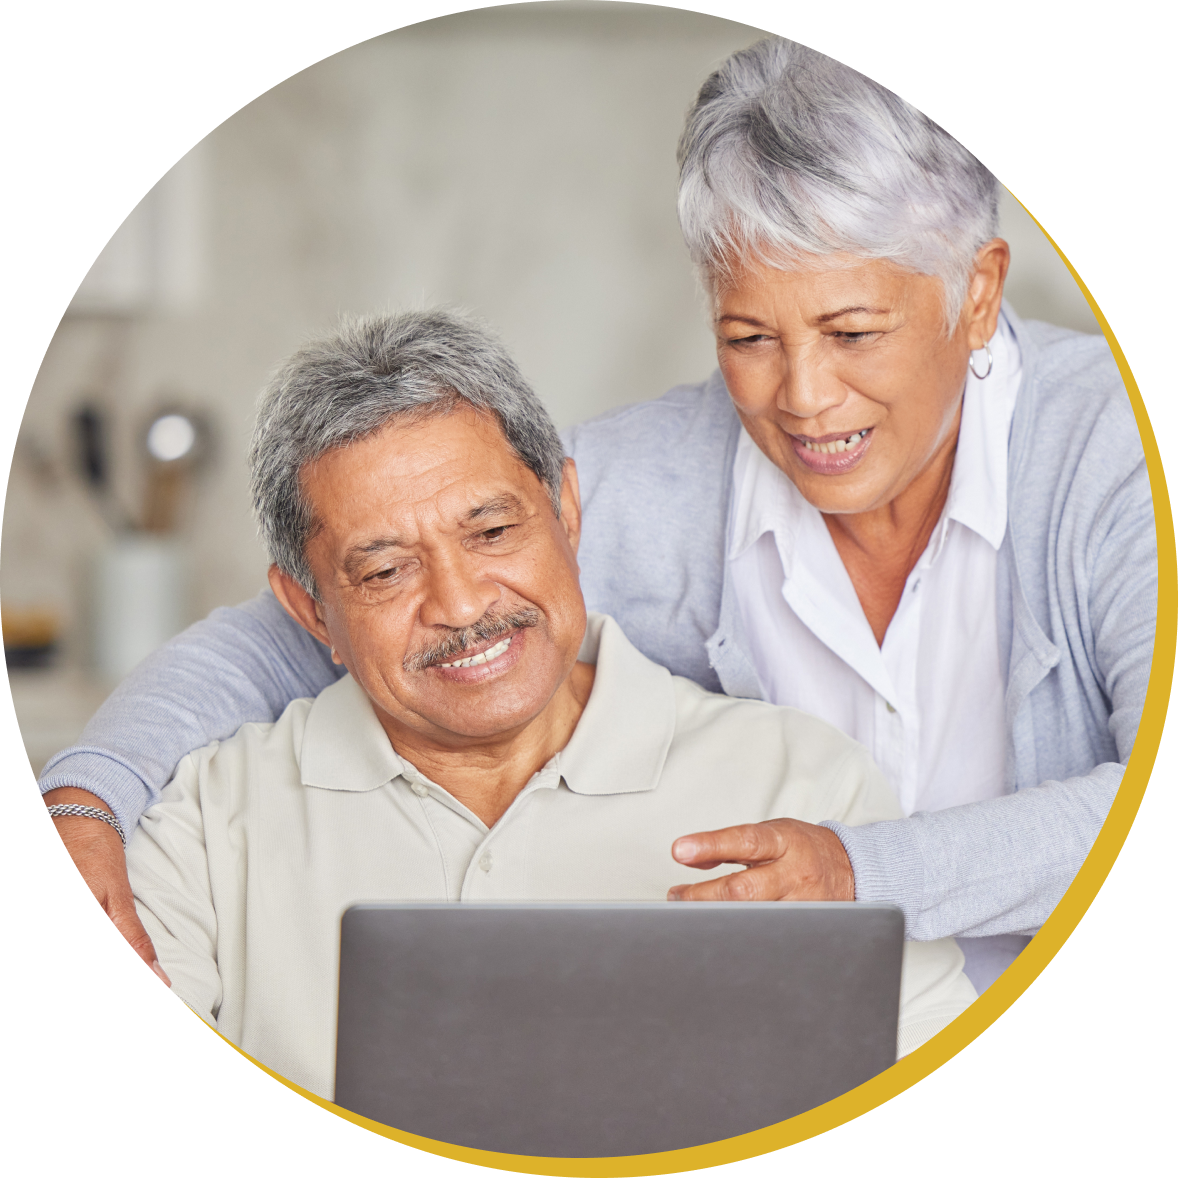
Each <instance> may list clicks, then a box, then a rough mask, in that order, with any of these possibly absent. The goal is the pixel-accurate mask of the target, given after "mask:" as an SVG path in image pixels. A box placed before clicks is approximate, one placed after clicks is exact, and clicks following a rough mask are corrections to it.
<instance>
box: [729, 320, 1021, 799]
mask: <svg viewBox="0 0 1178 1178" xmlns="http://www.w3.org/2000/svg"><path fill="white" fill-rule="evenodd" d="M990 347H991V350H992V352H993V355H994V365H993V369H992V371H991V372H990V374H989V375H988V377H987V378H986V379H985V380H984V381H979V380H978V379H977V378H976V377H975V376H974V375H973V373H972V372H971V373H970V375H969V376H968V377H967V379H966V386H965V397H964V402H963V405H962V412H961V429H960V433H959V436H958V441H957V454H956V458H955V460H954V464H953V474H952V479H951V482H950V487H949V495H948V499H947V501H946V503H945V509H944V512H943V513H942V516H941V519H940V521H939V523H938V524H937V526H936V528H935V529H934V530H933V534H932V536H931V537H930V539H929V542H928V546H927V547H926V549H925V551H924V553H923V554H922V555H921V557H920V559H919V560H918V561H917V564H916V567H915V568H914V569H913V570H912V572H911V573H910V574H909V577H908V581H907V583H906V584H905V586H904V592H903V596H902V597H901V598H900V604H899V607H898V608H897V610H896V613H895V616H894V617H893V618H892V621H891V623H890V625H889V626H888V629H887V633H886V634H885V635H884V641H883V644H882V646H880V645H877V644H876V641H875V636H874V635H873V634H872V631H871V627H870V625H869V624H868V622H867V618H866V616H865V615H864V613H863V608H862V606H861V605H860V604H859V599H858V596H857V595H856V593H855V589H854V586H853V585H852V583H851V579H850V577H849V575H848V574H847V571H846V568H845V567H844V566H843V562H842V560H841V558H840V557H839V554H838V551H837V549H836V548H835V546H834V541H833V540H832V539H831V537H830V533H829V532H828V531H827V528H826V524H825V523H824V522H823V519H822V516H821V514H820V513H819V512H818V510H817V509H816V508H814V507H813V506H811V504H809V503H808V502H807V501H806V500H805V499H804V498H803V497H802V495H801V493H800V492H799V491H798V490H797V488H796V487H795V486H794V485H793V483H792V482H791V481H790V480H789V479H788V478H787V477H786V476H785V475H784V474H783V473H782V472H781V471H780V470H779V469H778V468H777V467H776V466H774V465H773V464H772V463H771V462H770V461H769V459H767V458H766V457H765V456H764V454H762V453H761V451H760V450H759V449H758V448H757V446H756V445H755V443H754V442H753V441H752V439H751V438H750V437H749V436H748V435H747V434H745V433H742V435H741V438H740V441H739V444H738V446H737V453H736V462H735V466H734V470H733V479H734V494H733V516H732V521H731V525H732V526H731V528H730V532H729V535H730V544H729V550H728V559H729V560H730V561H731V562H732V567H731V575H732V585H733V589H734V592H735V595H736V600H737V603H738V606H739V609H740V612H741V616H742V620H743V622H744V627H745V633H746V634H747V635H748V637H749V645H750V653H751V655H752V659H753V665H754V667H755V668H756V671H757V674H758V676H759V678H760V681H761V688H762V692H763V696H764V698H765V699H767V700H769V701H770V702H772V703H775V704H787V705H790V706H793V707H798V708H804V709H805V710H807V711H809V712H813V713H814V714H815V715H818V716H821V717H822V718H823V719H824V720H827V721H829V722H830V723H832V724H834V725H835V727H837V728H839V729H841V730H842V731H843V732H845V733H847V735H848V736H851V737H853V738H854V739H855V740H857V741H859V743H860V744H862V745H864V746H865V747H866V748H867V750H868V751H869V752H870V753H871V755H872V756H873V757H874V758H875V761H876V763H877V764H878V765H879V766H880V768H881V769H882V770H883V773H884V776H885V777H886V778H887V780H888V782H889V783H890V784H891V786H892V788H893V789H894V790H895V792H896V798H897V800H898V801H899V803H900V806H901V808H902V809H903V811H904V813H905V814H912V813H914V812H915V811H917V810H940V809H944V808H945V807H947V806H955V805H959V804H961V803H964V802H973V801H980V800H982V799H986V798H993V797H997V796H999V795H1001V794H1003V793H1004V792H1005V786H1004V765H1005V751H1006V737H1005V728H1004V723H1003V696H1004V691H1005V685H1004V683H1003V681H1002V674H1001V668H1000V665H999V658H998V622H997V602H996V584H995V579H996V572H997V557H998V549H999V547H1000V546H1001V544H1002V538H1003V535H1004V533H1005V531H1006V459H1007V443H1008V438H1009V434H1010V422H1011V418H1012V416H1013V413H1014V404H1015V397H1016V395H1017V393H1018V387H1019V380H1020V378H1021V374H1022V368H1021V362H1020V358H1019V351H1018V344H1017V342H1016V341H1015V338H1014V335H1013V333H1012V332H1011V330H1010V326H1009V324H1008V323H1007V322H1006V320H1005V318H1002V319H1001V320H1000V322H999V329H998V331H997V332H995V334H994V338H993V339H992V340H991V341H990Z"/></svg>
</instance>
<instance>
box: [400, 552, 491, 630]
mask: <svg viewBox="0 0 1178 1178" xmlns="http://www.w3.org/2000/svg"><path fill="white" fill-rule="evenodd" d="M500 595H501V590H500V588H499V586H498V585H497V584H496V583H495V582H494V581H492V580H491V579H490V578H489V577H487V576H485V575H484V573H483V572H482V570H481V568H480V565H479V562H478V561H477V560H475V559H473V558H472V557H471V555H470V554H469V553H466V552H462V553H447V554H444V555H439V556H438V557H437V558H435V559H434V560H431V561H430V566H429V575H428V580H427V588H426V595H425V599H424V600H423V601H422V603H421V605H420V607H419V609H418V614H419V617H420V618H421V623H422V625H424V626H447V627H449V628H450V629H455V630H458V629H462V628H463V627H465V626H472V625H474V623H475V622H477V621H478V620H479V618H481V617H482V616H483V614H485V613H486V612H487V610H488V609H489V608H490V607H491V606H492V605H494V604H495V602H496V601H498V600H499V597H500Z"/></svg>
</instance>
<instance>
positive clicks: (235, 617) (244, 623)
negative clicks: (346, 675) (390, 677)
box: [39, 589, 343, 832]
mask: <svg viewBox="0 0 1178 1178" xmlns="http://www.w3.org/2000/svg"><path fill="white" fill-rule="evenodd" d="M342 673H343V668H339V667H336V666H335V665H334V664H333V663H332V662H331V657H330V655H329V653H328V651H327V649H326V648H325V647H324V646H323V645H322V644H321V643H319V642H317V641H316V640H315V639H314V638H312V637H311V636H310V635H309V634H308V633H307V632H306V631H305V630H303V629H302V627H301V626H299V625H298V624H297V623H296V622H295V621H294V620H293V619H292V618H291V617H290V616H289V615H288V614H287V613H286V611H285V610H284V609H283V608H282V606H281V605H279V603H278V600H277V599H276V598H275V597H274V595H273V594H272V593H271V592H270V591H269V590H268V589H267V590H264V591H263V592H262V593H260V594H259V595H258V596H257V597H255V598H254V599H253V600H252V601H248V602H246V603H245V604H243V605H240V606H234V607H232V608H222V609H216V610H214V611H213V612H212V613H211V614H210V615H209V616H208V617H207V618H205V619H204V620H203V621H201V622H197V623H196V625H194V626H190V627H189V628H188V629H187V630H185V631H184V632H183V633H182V634H179V635H177V637H175V638H173V639H172V640H171V641H170V642H169V643H167V644H166V645H165V646H162V647H161V648H160V649H159V650H157V651H155V652H154V653H153V654H151V655H149V656H148V657H147V658H146V659H144V661H143V662H142V663H140V664H139V666H138V667H136V668H135V669H134V670H133V671H132V672H131V674H130V675H128V676H127V678H126V679H124V680H123V682H122V683H121V684H120V685H119V686H118V687H117V688H116V689H115V690H114V692H113V693H112V694H111V696H110V697H109V698H108V699H107V701H106V702H105V703H104V704H103V705H102V707H100V708H99V709H98V711H97V712H96V713H95V714H94V716H93V718H92V719H91V720H90V723H89V724H87V725H86V728H85V730H84V731H83V733H82V735H81V738H80V739H79V742H78V744H77V745H75V746H73V747H72V748H68V749H65V750H64V751H62V752H60V753H58V754H57V755H56V756H54V757H52V758H51V759H50V760H49V762H48V763H47V764H46V766H45V768H44V770H42V773H41V779H40V782H39V786H40V789H41V792H42V793H47V792H48V791H49V790H51V789H59V788H60V787H62V786H75V787H77V788H79V789H85V790H89V791H90V792H91V793H93V794H95V795H97V796H98V797H100V798H101V799H102V800H103V801H104V802H106V804H107V805H108V806H110V808H111V809H112V810H113V811H114V812H115V814H116V815H117V817H118V819H119V821H120V822H121V823H122V824H123V829H124V830H126V831H128V832H130V831H131V830H133V829H134V827H135V825H136V823H138V821H139V816H140V815H141V814H142V813H143V811H144V810H145V809H147V807H148V806H150V805H152V804H153V803H154V802H156V801H158V800H159V796H160V790H161V789H162V788H163V786H164V785H165V784H166V783H167V781H168V780H169V779H170V778H171V776H172V774H173V773H174V772H175V770H176V766H177V765H178V764H179V763H180V761H181V759H182V758H183V757H184V756H185V755H187V754H188V753H190V752H192V751H193V750H195V749H198V748H202V747H203V746H204V745H207V744H210V743H211V742H212V741H214V740H223V739H225V738H226V737H228V736H232V735H233V733H234V732H236V731H237V729H238V728H240V727H241V726H242V725H243V724H246V723H249V722H251V721H254V722H262V723H266V722H269V721H273V720H276V719H277V718H278V717H279V716H280V715H281V714H282V712H283V710H284V709H285V707H286V705H287V704H288V703H290V701H291V700H293V699H299V698H302V697H304V696H314V695H318V694H319V692H320V691H322V690H323V689H324V688H325V687H327V686H329V685H330V684H332V683H334V682H335V681H336V679H338V678H339V677H340V675H341V674H342Z"/></svg>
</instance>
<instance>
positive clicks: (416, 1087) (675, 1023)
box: [335, 902, 904, 1157]
mask: <svg viewBox="0 0 1178 1178" xmlns="http://www.w3.org/2000/svg"><path fill="white" fill-rule="evenodd" d="M903 939H904V918H903V914H902V913H901V912H900V910H899V909H898V908H894V907H892V906H890V905H873V904H853V903H847V904H841V903H813V904H804V903H796V904H790V903H773V904H769V903H760V904H757V903H750V904H738V903H681V904H675V903H665V902H663V903H635V902H630V903H513V904H488V903H477V902H475V903H462V904H454V903H449V904H447V903H438V904H433V903H431V904H421V903H412V904H410V903H406V904H360V905H357V906H355V907H352V908H349V909H348V911H347V912H346V913H345V914H344V917H343V922H342V941H341V954H340V994H339V999H340V1000H339V1023H338V1038H337V1045H336V1086H335V1101H336V1104H338V1105H340V1106H342V1107H343V1108H346V1109H350V1110H352V1111H353V1112H357V1113H360V1114H362V1115H363V1116H366V1117H370V1118H371V1119H373V1120H375V1121H379V1122H381V1123H383V1124H386V1125H391V1126H394V1127H396V1128H398V1129H403V1130H406V1131H408V1132H411V1133H416V1134H419V1135H421V1136H424V1137H430V1138H433V1139H435V1140H439V1141H446V1142H450V1143H451V1144H455V1145H465V1146H474V1147H476V1148H479V1149H487V1150H496V1151H501V1152H505V1153H516V1154H528V1155H532V1156H546V1157H616V1156H619V1155H631V1154H640V1153H652V1152H657V1151H661V1150H668V1149H680V1148H683V1147H686V1146H691V1145H700V1144H703V1143H705V1142H711V1141H719V1140H722V1139H724V1138H727V1137H732V1136H735V1135H737V1134H739V1133H746V1132H749V1131H751V1130H753V1129H759V1128H763V1127H764V1126H766V1125H771V1124H775V1123H776V1122H778V1121H782V1120H784V1119H786V1118H787V1117H791V1116H794V1115H795V1114H797V1113H801V1112H804V1111H806V1110H807V1109H810V1108H813V1107H815V1106H816V1105H819V1104H823V1103H824V1102H825V1101H827V1100H830V1099H832V1098H833V1097H835V1096H838V1095H840V1094H842V1093H843V1092H846V1091H847V1090H849V1089H851V1088H854V1087H856V1086H857V1085H859V1084H861V1083H863V1082H864V1081H865V1080H868V1079H870V1078H871V1077H872V1076H874V1075H876V1074H877V1073H878V1072H880V1071H883V1070H884V1069H885V1068H887V1067H889V1066H890V1065H891V1064H892V1063H894V1062H895V1059H896V1029H897V1020H898V1013H899V1001H900V964H901V956H902V952H903Z"/></svg>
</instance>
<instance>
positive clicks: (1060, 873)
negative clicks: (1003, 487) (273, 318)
mask: <svg viewBox="0 0 1178 1178" xmlns="http://www.w3.org/2000/svg"><path fill="white" fill-rule="evenodd" d="M1008 315H1009V317H1010V319H1011V324H1012V326H1013V328H1014V330H1015V335H1016V337H1017V339H1018V342H1019V346H1020V348H1021V350H1022V363H1023V384H1022V386H1021V388H1020V392H1019V396H1018V402H1017V406H1016V409H1015V415H1014V420H1013V424H1012V427H1011V442H1010V458H1009V493H1008V502H1009V505H1010V506H1009V521H1008V527H1007V530H1006V536H1005V539H1004V542H1003V545H1002V548H1001V550H1000V553H999V562H998V567H999V586H998V589H999V592H998V601H999V634H1000V645H1001V650H1002V652H1003V656H1004V665H1003V672H1004V674H1005V676H1006V681H1007V688H1006V718H1007V729H1008V736H1009V741H1008V748H1009V755H1008V764H1007V776H1008V786H1009V790H1010V792H1009V794H1008V795H1007V796H1005V797H1002V798H998V799H995V800H993V801H987V802H978V803H974V804H971V805H968V806H960V807H956V808H954V809H951V810H943V811H940V812H938V813H932V814H917V815H914V816H913V817H911V818H909V819H905V820H902V821H895V822H883V823H876V824H874V825H871V826H865V827H857V828H848V827H844V826H841V825H839V824H831V825H832V828H833V829H834V830H835V831H836V833H837V834H838V835H839V837H840V839H842V841H843V843H844V845H845V846H846V848H847V851H848V853H849V855H850V857H851V861H852V864H853V866H854V869H855V886H856V894H857V896H858V897H859V898H861V899H868V900H887V901H891V902H893V903H897V904H899V905H900V906H901V907H902V908H903V909H904V912H905V916H906V918H907V922H908V935H909V936H911V937H915V938H918V939H926V938H935V937H942V936H948V935H953V934H966V935H971V936H984V935H991V934H999V933H1031V932H1034V930H1035V929H1036V928H1037V927H1038V926H1039V925H1040V924H1041V923H1042V922H1043V920H1044V919H1045V918H1046V916H1047V915H1048V914H1049V913H1050V911H1051V909H1052V908H1053V907H1054V906H1055V904H1056V903H1057V902H1058V900H1059V898H1060V896H1061V895H1062V894H1063V891H1064V889H1065V888H1066V887H1067V886H1068V884H1069V883H1070V881H1071V879H1072V877H1073V876H1074V874H1075V872H1076V870H1077V869H1078V868H1079V866H1080V863H1081V862H1082V861H1083V859H1084V856H1085V855H1086V854H1087V853H1088V850H1089V848H1090V847H1091V845H1092V842H1093V840H1094V839H1095V837H1096V834H1097V832H1098V831H1099V829H1100V825H1101V823H1102V822H1103V821H1104V817H1105V815H1106V814H1107V812H1108V808H1109V805H1110V804H1111V802H1112V798H1113V795H1114V794H1115V793H1116V789H1117V785H1118V783H1119V782H1120V779H1121V774H1122V771H1123V767H1124V762H1125V761H1126V760H1127V759H1128V756H1129V752H1130V749H1131V748H1132V745H1133V738H1134V735H1135V734H1136V731H1137V725H1138V722H1139V720H1140V717H1141V710H1142V703H1143V700H1144V697H1145V689H1146V683H1147V680H1148V677H1149V668H1150V659H1151V656H1152V650H1153V633H1154V621H1155V616H1156V608H1157V557H1156V536H1155V531H1154V520H1153V505H1152V501H1151V498H1150V489H1149V480H1148V476H1147V474H1146V469H1145V462H1144V457H1143V454H1142V449H1141V440H1140V438H1139V436H1138V433H1137V428H1136V424H1135V422H1134V419H1133V413H1132V410H1131V408H1130V405H1129V401H1128V398H1127V396H1126V394H1125V389H1124V386H1123V384H1122V383H1121V380H1120V376H1119V374H1118V372H1117V369H1116V365H1115V363H1114V362H1113V360H1112V357H1111V355H1110V353H1109V350H1108V348H1107V346H1106V345H1105V343H1104V341H1103V340H1102V339H1099V338H1097V337H1093V336H1085V335H1079V334H1076V333H1074V332H1065V331H1062V330H1060V329H1058V328H1054V327H1049V326H1047V325H1045V324H1037V323H1027V324H1023V323H1021V322H1020V321H1019V320H1018V319H1017V317H1015V316H1014V315H1013V313H1010V312H1008ZM983 387H984V386H983ZM739 431H740V424H739V421H738V419H737V417H736V414H735V412H734V411H733V409H732V405H731V402H730V401H729V399H728V396H727V394H726V391H725V388H724V385H723V382H722V381H721V380H720V377H719V374H716V375H714V376H713V377H712V378H711V380H709V381H707V382H706V383H704V384H703V385H696V386H691V387H685V388H679V389H674V390H672V391H671V392H670V393H668V394H667V395H666V396H664V397H662V398H660V399H659V400H657V401H650V402H643V403H641V404H638V405H632V406H628V407H627V408H624V409H621V410H619V411H617V412H615V413H612V414H609V415H607V416H605V417H601V418H598V419H596V420H594V421H591V422H588V423H586V424H585V425H581V426H578V427H576V428H575V429H573V430H572V431H571V432H570V434H569V436H568V438H567V439H566V445H567V447H568V450H569V453H570V454H571V455H572V456H573V457H574V458H575V459H576V461H577V467H578V470H579V473H580V480H581V489H582V495H583V502H584V512H585V517H584V533H583V537H582V544H581V550H580V563H581V568H582V584H583V586H584V589H585V597H586V601H587V604H588V606H589V608H590V609H593V610H600V611H602V612H604V613H609V614H612V615H613V616H614V617H615V618H616V619H617V620H618V621H619V622H620V623H621V625H622V627H623V629H624V630H625V631H626V633H627V635H628V636H629V637H630V639H631V641H633V642H634V644H635V645H636V646H637V647H638V648H639V649H640V650H641V651H643V652H644V653H645V654H647V655H649V656H650V657H651V658H653V659H655V660H656V661H658V662H660V663H662V664H664V665H665V666H667V667H669V668H670V669H671V670H672V671H673V672H674V673H675V674H678V675H685V676H687V677H689V678H691V679H694V680H696V682H698V683H701V684H703V685H704V686H705V687H708V688H711V689H713V690H723V691H726V692H728V693H729V694H732V695H741V696H759V695H760V685H759V683H758V681H757V677H756V674H755V673H754V671H753V667H752V663H751V661H750V658H749V654H748V649H749V638H748V636H747V635H745V634H743V633H742V632H741V626H740V623H739V619H738V616H737V611H736V609H735V608H734V602H733V597H732V593H731V589H730V586H729V584H728V581H727V565H726V561H725V559H724V554H725V552H726V551H727V546H726V529H727V521H728V515H729V511H728V499H729V493H730V489H731V483H732V478H731V474H732V462H733V455H734V452H735V447H736V440H737V438H738V436H739ZM340 673H341V672H340V670H339V669H338V668H336V667H334V666H333V665H332V663H331V662H330V659H329V656H328V654H327V652H326V650H325V649H324V648H323V647H322V646H321V645H320V644H319V643H317V642H315V641H314V640H313V639H311V638H310V637H309V636H308V635H306V634H305V633H304V631H302V630H301V629H300V628H299V627H298V626H296V625H295V624H294V623H293V622H292V621H291V620H290V619H289V618H288V617H287V616H286V614H285V612H284V611H283V610H282V609H281V607H280V606H279V605H278V603H277V601H275V599H274V598H273V596H272V595H270V593H269V592H268V591H267V592H265V593H263V594H260V595H259V596H258V597H257V598H255V599H254V600H253V601H251V602H248V603H246V604H245V605H243V606H239V607H236V608H233V609H219V610H215V611H214V612H213V613H212V614H210V616H209V617H208V618H207V619H205V620H204V621H203V622H199V623H197V625H195V626H193V627H191V628H190V629H188V630H187V631H185V632H184V634H182V635H180V636H179V637H178V638H176V639H174V640H173V641H172V642H171V643H169V644H168V645H167V646H166V647H164V648H163V649H162V650H160V651H157V652H156V653H155V654H154V655H152V656H151V657H150V658H148V659H147V660H146V661H145V662H144V663H142V664H141V665H140V666H139V667H138V668H137V669H136V670H135V671H134V672H133V673H132V674H131V676H130V677H129V678H128V679H127V680H126V681H125V682H124V683H123V684H122V685H121V686H120V687H119V688H118V689H117V690H116V691H115V692H114V694H113V695H112V696H111V698H110V699H109V700H108V701H107V702H106V703H105V704H104V705H103V706H102V708H101V709H100V710H99V711H98V713H97V714H96V715H95V717H94V719H93V720H91V722H90V724H89V725H88V726H87V728H86V731H85V732H84V733H83V735H82V740H81V744H80V745H79V746H78V747H75V748H72V749H67V750H66V751H65V752H62V753H59V754H58V755H57V756H56V757H54V758H53V759H52V760H51V761H50V762H49V764H48V765H47V766H46V767H45V770H44V772H43V774H42V778H41V783H40V784H41V789H42V791H45V790H49V789H53V788H56V787H58V786H62V785H77V786H80V787H82V788H83V789H88V790H91V791H92V792H94V793H95V794H97V795H98V796H100V797H102V798H103V799H104V800H105V801H106V802H107V804H108V805H110V806H111V808H112V809H113V810H114V811H115V813H116V814H118V816H119V818H120V819H121V820H122V822H123V824H124V826H125V827H127V828H128V829H130V826H131V825H132V824H133V823H135V822H137V821H138V818H139V815H140V814H141V813H142V811H143V809H144V808H145V807H146V806H147V805H150V804H151V803H152V802H153V801H154V800H155V799H156V798H157V797H158V795H159V790H160V789H161V788H162V786H163V785H164V784H165V783H166V782H167V780H168V779H169V778H170V777H171V774H172V772H173V770H174V769H175V766H176V764H177V763H178V762H179V760H180V758H181V757H182V756H183V755H184V754H185V753H187V752H189V751H190V750H192V749H194V748H198V747H200V746H202V745H204V744H207V743H208V742H209V741H211V740H214V739H221V738H224V737H226V736H229V735H230V734H231V733H233V732H235V731H236V730H237V728H239V727H240V726H241V725H242V724H243V723H246V722H247V721H269V720H273V719H275V718H277V716H278V715H280V714H281V712H282V710H283V708H285V706H286V704H287V703H289V702H290V700H292V699H295V698H298V697H300V696H310V695H316V694H318V693H319V692H320V691H321V690H322V689H323V688H324V687H326V686H328V685H329V684H330V683H332V682H334V680H335V679H336V677H337V676H338V674H340Z"/></svg>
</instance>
